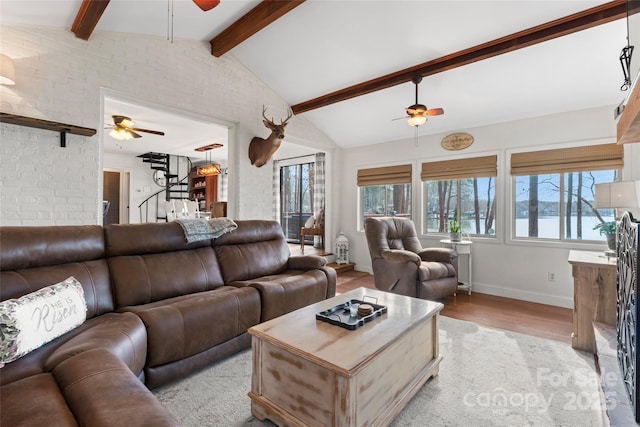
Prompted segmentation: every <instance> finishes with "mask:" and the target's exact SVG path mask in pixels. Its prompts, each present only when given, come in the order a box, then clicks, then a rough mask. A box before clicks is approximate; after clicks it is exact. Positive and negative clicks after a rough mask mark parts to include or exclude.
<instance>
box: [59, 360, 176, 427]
mask: <svg viewBox="0 0 640 427" xmlns="http://www.w3.org/2000/svg"><path fill="white" fill-rule="evenodd" d="M53 375H54V377H55V379H56V381H57V382H58V386H59V387H60V390H61V391H62V394H63V396H64V398H65V400H66V402H67V405H69V408H70V409H71V412H73V415H74V416H75V418H76V420H77V421H78V424H79V425H85V426H92V427H101V426H105V427H106V426H114V425H123V424H126V425H131V426H134V425H152V426H178V425H179V424H178V422H177V421H176V420H175V418H173V416H172V415H171V414H170V413H169V411H168V410H167V409H166V408H165V407H164V406H163V405H162V404H161V403H160V401H159V400H158V399H157V398H156V397H155V396H154V395H153V394H152V393H151V392H150V391H149V390H148V389H147V388H146V387H145V386H144V384H143V383H142V382H141V381H140V380H139V379H138V378H137V377H136V376H135V375H134V374H133V373H132V372H131V370H130V369H129V368H128V367H127V365H125V364H124V363H123V362H122V361H120V360H119V359H118V358H117V357H116V356H115V355H113V354H112V353H111V352H109V351H108V350H104V349H93V350H88V351H85V352H83V353H79V354H77V355H75V356H73V357H71V358H69V359H66V360H65V361H63V362H61V363H60V364H59V365H58V366H56V367H55V368H53Z"/></svg>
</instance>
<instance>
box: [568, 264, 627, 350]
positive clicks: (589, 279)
mask: <svg viewBox="0 0 640 427" xmlns="http://www.w3.org/2000/svg"><path fill="white" fill-rule="evenodd" d="M569 264H571V265H572V268H573V333H572V334H571V346H572V347H573V348H577V349H580V350H585V351H589V352H591V353H595V351H596V342H595V335H594V333H593V322H599V323H604V324H606V325H615V324H616V271H617V266H616V258H611V257H606V256H605V255H604V253H603V252H589V251H570V252H569Z"/></svg>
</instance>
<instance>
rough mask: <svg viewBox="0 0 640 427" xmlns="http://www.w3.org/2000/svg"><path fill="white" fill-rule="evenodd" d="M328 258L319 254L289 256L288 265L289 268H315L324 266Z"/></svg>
mask: <svg viewBox="0 0 640 427" xmlns="http://www.w3.org/2000/svg"><path fill="white" fill-rule="evenodd" d="M326 264H327V259H326V258H325V257H321V256H319V255H301V256H292V257H289V261H288V263H287V267H289V270H313V269H316V268H321V267H324V266H325V265H326Z"/></svg>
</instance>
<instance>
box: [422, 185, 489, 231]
mask: <svg viewBox="0 0 640 427" xmlns="http://www.w3.org/2000/svg"><path fill="white" fill-rule="evenodd" d="M424 189H425V201H426V206H425V213H426V218H425V224H426V225H425V227H426V231H427V233H446V232H448V231H449V229H448V226H449V221H450V220H452V219H453V218H454V217H455V216H456V214H457V216H458V220H459V222H460V224H461V231H462V233H468V234H470V235H475V236H494V235H495V227H496V224H495V221H496V215H495V210H496V193H495V177H476V178H465V179H450V180H437V181H435V180H432V181H425V183H424Z"/></svg>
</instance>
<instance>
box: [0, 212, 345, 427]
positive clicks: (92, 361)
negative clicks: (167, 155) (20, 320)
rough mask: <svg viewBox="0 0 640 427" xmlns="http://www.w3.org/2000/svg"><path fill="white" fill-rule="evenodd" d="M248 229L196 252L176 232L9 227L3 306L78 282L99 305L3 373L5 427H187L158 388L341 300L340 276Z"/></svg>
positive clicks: (1, 282)
mask: <svg viewBox="0 0 640 427" xmlns="http://www.w3.org/2000/svg"><path fill="white" fill-rule="evenodd" d="M236 223H237V225H238V228H237V229H236V230H234V231H232V232H230V233H227V234H225V235H223V236H221V237H220V238H218V239H214V240H203V241H199V242H194V243H189V244H187V243H186V241H185V236H184V233H183V230H182V228H181V227H180V225H178V224H176V223H157V224H156V223H149V224H136V225H111V226H107V227H104V228H103V227H100V226H50V227H0V270H1V271H0V300H2V301H4V300H7V299H11V298H19V297H20V296H22V295H26V294H28V293H30V292H33V291H35V290H37V289H40V288H43V287H45V286H49V285H52V284H54V283H57V282H60V281H62V280H64V279H66V278H67V277H69V276H74V277H75V278H76V279H77V280H78V281H80V283H81V284H82V286H83V289H84V294H85V300H86V303H87V320H86V321H85V322H84V323H83V324H82V325H81V326H79V327H77V328H76V329H74V330H72V331H70V332H68V333H66V334H64V335H63V336H61V337H59V338H57V339H55V340H53V341H51V342H49V343H48V344H46V345H44V346H43V347H40V348H38V349H37V350H34V351H32V352H31V353H29V354H27V355H25V356H23V357H22V358H20V359H18V360H15V361H13V362H10V363H8V364H7V365H6V366H4V367H3V368H2V369H0V384H1V387H0V424H1V425H3V426H4V425H7V426H19V425H28V426H38V425H56V426H67V425H68V426H75V425H86V426H115V425H132V426H137V425H153V426H165V425H177V422H176V421H175V419H174V418H173V417H172V416H171V414H170V413H169V412H168V411H167V410H166V409H165V408H164V407H163V406H162V405H161V404H160V402H159V401H158V400H157V399H156V398H155V397H154V396H153V394H152V393H151V392H150V391H149V389H148V388H154V387H157V386H159V385H161V384H164V383H167V382H169V381H173V380H176V379H178V378H181V377H184V376H185V375H187V374H189V373H192V372H194V371H196V370H198V369H200V368H202V367H204V366H207V365H209V364H211V363H213V362H216V361H218V360H221V359H224V358H225V357H228V356H229V355H232V354H234V353H236V352H238V351H240V350H242V349H246V348H248V347H249V346H250V336H249V335H248V333H247V329H248V328H249V327H251V326H253V325H256V324H258V323H260V322H262V321H265V320H268V319H271V318H274V317H277V316H279V315H281V314H284V313H287V312H289V311H293V310H296V309H298V308H300V307H303V306H306V305H308V304H311V303H314V302H317V301H320V300H322V299H325V298H328V297H331V296H333V295H334V294H335V286H336V273H335V270H333V269H331V268H328V267H325V262H326V261H325V259H324V258H321V257H318V256H294V257H292V256H290V252H289V248H288V246H287V244H286V241H285V239H284V235H283V233H282V229H281V227H280V225H279V224H278V223H277V222H275V221H261V220H252V221H236ZM248 403H249V402H247V404H248ZM214 405H215V402H213V401H212V406H214Z"/></svg>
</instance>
